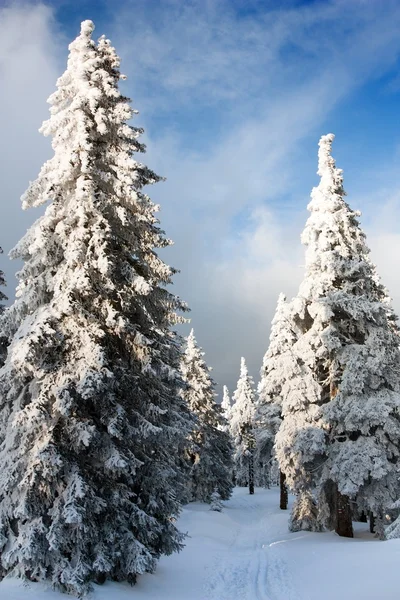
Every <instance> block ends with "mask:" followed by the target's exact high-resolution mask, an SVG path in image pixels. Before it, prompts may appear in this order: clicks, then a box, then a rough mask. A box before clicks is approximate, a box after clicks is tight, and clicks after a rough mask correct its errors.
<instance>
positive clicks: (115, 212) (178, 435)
mask: <svg viewBox="0 0 400 600" xmlns="http://www.w3.org/2000/svg"><path fill="white" fill-rule="evenodd" d="M93 28H94V27H93V24H92V22H90V21H85V22H83V23H82V27H81V33H80V35H79V36H78V38H77V39H76V40H75V41H74V42H72V44H71V45H70V47H69V49H70V55H69V59H68V65H67V70H66V71H65V73H64V74H63V75H62V76H61V77H60V78H59V80H58V82H57V91H56V92H55V93H54V94H53V95H52V96H51V97H50V99H49V102H50V104H51V117H50V119H49V120H48V121H46V122H45V123H44V124H43V126H42V130H41V131H42V132H43V133H44V134H45V135H51V136H52V145H53V150H54V156H53V158H51V159H50V160H49V161H48V162H47V163H45V165H44V166H43V167H42V170H41V172H40V174H39V176H38V178H37V179H36V181H34V182H33V183H32V184H31V185H30V187H29V189H28V191H27V192H26V193H25V195H24V197H23V205H24V207H26V208H28V207H33V206H39V205H42V204H44V203H46V202H48V201H50V204H49V205H48V207H47V209H46V211H45V214H44V216H43V217H42V218H40V219H39V220H38V221H37V222H36V223H35V224H34V225H33V227H32V228H31V229H30V231H28V233H27V234H26V235H25V237H24V238H23V239H22V240H21V242H20V243H19V244H18V246H17V247H16V249H15V250H14V252H13V256H14V257H16V258H21V259H23V261H24V266H23V268H22V270H21V272H20V273H19V288H18V297H17V300H16V302H15V303H14V305H13V306H12V307H11V308H10V310H8V311H6V313H5V316H4V326H5V327H6V330H7V331H8V332H9V333H10V334H11V335H13V337H12V340H11V345H10V351H9V353H8V357H7V361H6V364H5V366H4V367H3V369H2V370H1V372H0V398H1V399H2V405H1V411H0V422H1V429H0V434H1V438H2V440H3V444H2V446H1V449H0V550H1V569H2V573H3V575H6V574H12V575H14V576H21V577H26V578H28V579H31V580H35V581H36V580H44V579H47V580H50V582H52V584H53V585H54V586H56V587H58V588H60V589H62V590H64V591H67V592H70V593H72V594H76V595H80V594H82V593H84V592H86V591H87V590H88V589H89V588H90V582H91V581H93V580H96V581H100V582H101V581H104V580H105V579H113V580H122V581H131V582H134V581H135V579H136V576H137V574H140V573H143V572H145V571H153V570H154V568H155V565H156V560H157V558H158V557H159V556H160V555H161V554H169V553H171V552H173V551H176V550H179V549H180V548H181V547H182V540H183V535H182V534H181V533H179V532H178V531H177V529H176V527H175V525H174V521H175V518H176V516H177V515H178V513H179V510H180V505H179V502H178V500H179V497H180V495H181V494H183V487H184V485H185V481H184V479H183V476H182V473H181V472H180V471H179V468H178V466H177V465H178V461H179V455H180V454H181V453H182V452H183V449H184V447H185V444H186V440H185V436H186V435H187V434H188V431H189V428H190V415H189V413H188V411H187V408H186V406H185V403H184V402H183V400H182V398H181V394H180V392H179V389H180V388H181V387H182V386H183V382H182V380H181V377H180V373H179V367H180V360H181V351H180V340H179V339H178V338H177V336H176V334H174V333H173V332H172V330H171V326H172V325H174V324H175V323H176V322H177V321H178V320H179V318H178V317H177V316H176V311H179V310H181V309H184V308H185V307H184V305H183V304H182V302H181V301H180V300H179V298H177V297H175V296H173V295H172V294H171V293H170V292H169V291H168V290H167V289H166V286H167V285H168V284H169V283H170V282H171V277H172V275H173V273H174V270H173V269H171V268H170V267H169V266H167V265H166V264H165V263H163V262H162V260H161V259H160V258H159V256H158V255H157V253H156V249H157V248H164V247H166V246H168V245H169V243H170V242H169V240H168V239H166V238H165V236H164V233H163V231H162V230H161V229H160V228H159V226H158V221H157V219H156V217H155V212H156V211H157V207H156V206H155V205H153V204H152V202H151V200H150V199H149V197H148V196H147V195H146V194H145V193H144V192H143V187H144V186H145V185H146V184H150V183H154V182H156V181H158V180H159V177H157V176H156V175H155V174H154V173H153V172H152V171H150V170H149V169H148V168H147V167H146V166H144V165H143V164H141V163H140V162H137V161H136V160H135V158H134V156H135V154H136V153H141V152H143V151H144V146H143V145H142V144H141V143H140V142H139V141H138V138H139V136H140V134H141V133H142V130H141V129H138V128H136V127H131V126H129V125H128V124H127V121H128V120H129V119H130V118H131V117H132V115H133V114H134V112H135V111H133V110H132V109H131V107H130V105H129V100H128V99H127V98H125V97H124V96H123V95H121V93H120V91H119V89H118V82H119V79H120V78H121V75H120V71H119V58H118V56H117V55H116V53H115V50H114V48H113V47H112V46H111V45H110V42H109V41H108V40H106V39H105V38H104V37H103V38H101V39H100V41H99V43H98V45H96V44H95V42H93V41H92V39H91V34H92V31H93Z"/></svg>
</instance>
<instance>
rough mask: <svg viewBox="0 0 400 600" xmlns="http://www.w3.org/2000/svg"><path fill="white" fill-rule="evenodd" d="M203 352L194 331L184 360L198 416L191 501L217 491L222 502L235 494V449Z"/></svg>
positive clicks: (190, 400) (189, 396) (187, 394)
mask: <svg viewBox="0 0 400 600" xmlns="http://www.w3.org/2000/svg"><path fill="white" fill-rule="evenodd" d="M203 356H204V352H203V351H202V349H201V348H200V347H199V346H198V345H197V342H196V338H195V336H194V332H193V329H192V331H191V332H190V335H189V336H188V338H187V344H186V351H185V354H184V356H183V359H182V366H181V370H182V375H183V379H184V381H185V382H186V384H187V385H186V388H185V390H184V392H183V394H184V397H185V400H186V402H187V405H188V407H189V409H190V410H191V411H192V413H193V414H194V415H195V417H196V421H197V422H196V424H195V427H194V430H193V431H192V433H191V435H190V442H191V444H190V447H189V448H188V455H189V460H190V463H191V465H192V467H191V494H190V495H191V500H201V501H205V502H210V500H211V495H212V493H213V492H214V491H215V490H216V491H217V492H218V493H219V494H220V496H221V498H222V499H223V500H227V499H228V498H229V497H230V495H231V493H232V487H233V483H232V468H233V464H232V453H233V448H232V445H231V441H230V436H229V433H228V432H227V431H226V421H225V419H224V417H223V415H222V412H221V407H220V406H219V405H218V404H217V403H216V402H215V397H216V394H215V383H214V381H213V380H212V378H211V375H210V368H209V367H208V366H207V364H206V362H205V360H204V358H203Z"/></svg>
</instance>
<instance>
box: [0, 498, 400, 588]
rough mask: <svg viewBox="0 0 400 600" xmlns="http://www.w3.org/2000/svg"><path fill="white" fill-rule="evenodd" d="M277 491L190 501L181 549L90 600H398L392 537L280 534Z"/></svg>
mask: <svg viewBox="0 0 400 600" xmlns="http://www.w3.org/2000/svg"><path fill="white" fill-rule="evenodd" d="M277 506H278V491H277V490H276V489H273V490H261V489H256V493H255V495H254V496H249V495H248V493H247V490H245V489H238V488H237V489H235V491H234V495H233V497H232V499H231V500H230V501H229V502H226V503H225V509H224V511H223V512H222V513H217V512H212V511H210V510H209V507H208V506H207V505H204V504H199V503H195V504H191V505H189V506H188V507H187V508H186V509H185V510H184V511H183V514H182V516H181V518H180V523H179V524H180V528H181V529H182V530H184V531H187V532H188V533H189V536H190V537H189V538H188V540H187V544H186V548H185V549H184V550H183V551H182V552H181V553H180V554H176V555H173V556H170V557H166V558H163V559H161V561H160V563H159V566H158V569H157V572H156V573H155V574H154V575H145V576H143V577H141V578H140V579H139V582H138V584H137V585H136V586H134V587H130V586H127V585H118V584H106V585H104V586H101V587H97V586H96V588H95V591H94V593H93V594H92V598H93V600H339V599H340V600H398V598H399V593H400V592H399V590H400V574H399V573H400V572H399V565H400V540H393V541H390V542H379V541H377V540H375V539H374V538H373V537H372V536H371V534H370V533H369V532H368V531H367V525H365V524H362V523H360V524H357V526H356V532H357V533H356V537H355V538H354V539H353V540H348V539H342V538H339V537H338V536H336V535H335V534H333V533H319V534H317V533H305V532H300V533H288V531H287V517H288V513H287V512H284V511H280V510H279V509H278V508H277ZM61 599H62V600H65V599H66V596H65V595H63V594H59V593H56V592H53V591H51V590H45V589H44V588H43V587H42V586H41V585H38V584H32V585H30V586H24V585H23V584H21V582H19V581H15V580H5V581H3V582H2V583H0V600H61Z"/></svg>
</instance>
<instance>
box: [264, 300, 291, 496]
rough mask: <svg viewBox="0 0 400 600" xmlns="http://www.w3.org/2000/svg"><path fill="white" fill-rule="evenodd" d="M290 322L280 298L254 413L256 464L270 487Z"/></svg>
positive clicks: (287, 363)
mask: <svg viewBox="0 0 400 600" xmlns="http://www.w3.org/2000/svg"><path fill="white" fill-rule="evenodd" d="M291 325H292V324H291V322H290V320H289V314H288V305H287V303H286V298H285V296H284V295H283V294H280V295H279V298H278V303H277V307H276V312H275V316H274V318H273V320H272V324H271V335H270V343H269V347H268V350H267V352H266V353H265V356H264V360H263V364H262V367H261V372H260V383H259V385H258V390H257V391H258V398H257V403H256V411H255V438H256V462H257V472H258V476H259V479H260V485H266V486H269V480H270V471H271V464H272V461H273V460H274V443H275V436H276V434H277V432H278V429H279V427H280V424H281V421H282V414H281V412H282V411H281V404H282V397H281V394H282V384H283V377H284V376H285V374H286V373H287V372H288V367H290V366H291V354H290V348H291V346H292V345H293V343H294V341H295V334H294V331H293V329H292V328H291Z"/></svg>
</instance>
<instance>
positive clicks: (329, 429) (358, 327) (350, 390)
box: [278, 134, 400, 537]
mask: <svg viewBox="0 0 400 600" xmlns="http://www.w3.org/2000/svg"><path fill="white" fill-rule="evenodd" d="M333 139H334V136H333V135H332V134H329V135H326V136H323V137H322V138H321V140H320V144H319V165H318V174H319V175H320V177H321V181H320V184H319V186H318V187H316V188H314V189H313V192H312V195H311V198H312V199H311V202H310V204H309V206H308V209H309V210H310V212H311V215H310V217H309V219H308V221H307V224H306V228H305V230H304V233H303V236H302V241H303V243H304V244H305V245H306V246H307V251H306V274H305V278H304V281H303V283H302V284H301V286H300V290H299V294H298V296H297V298H296V300H295V302H294V317H293V318H294V321H295V323H296V324H297V325H298V326H299V328H300V330H301V331H302V335H301V336H299V339H298V341H297V342H296V343H295V344H294V346H293V351H294V354H295V355H296V363H297V368H298V377H297V383H296V382H295V385H294V386H293V385H292V390H291V393H289V392H288V393H286V395H285V394H283V414H284V421H283V427H285V425H287V424H288V423H289V419H288V418H287V417H286V413H288V414H289V413H290V412H291V411H292V413H293V405H294V402H293V396H294V391H293V388H296V387H298V386H299V385H300V383H301V382H303V388H302V389H301V393H300V394H298V410H297V413H296V415H295V416H292V419H291V434H292V442H291V446H292V454H296V455H297V459H296V460H297V463H298V464H300V465H301V468H302V471H303V472H304V473H307V475H308V478H309V480H310V481H313V483H314V484H315V481H316V480H317V481H318V485H319V486H320V490H321V496H320V503H321V506H322V507H323V509H324V512H325V516H324V518H325V521H326V522H327V523H328V525H334V526H335V527H336V531H337V532H338V533H339V534H340V535H344V536H349V537H351V536H352V535H353V532H352V524H351V510H350V500H353V501H355V502H356V503H357V505H358V509H359V510H364V511H372V513H373V514H374V515H376V516H377V517H378V529H380V530H381V529H382V524H381V518H380V517H381V516H382V512H383V510H384V508H385V507H386V506H388V505H389V504H390V503H391V502H392V501H393V500H394V499H395V496H396V492H397V490H398V485H399V484H398V478H397V471H398V463H399V452H400V451H399V448H400V422H399V419H398V414H399V408H400V396H399V384H400V356H399V348H398V335H397V331H396V324H395V317H394V315H393V311H392V309H391V307H390V303H389V302H388V298H387V292H386V290H385V289H384V288H383V286H382V285H381V283H380V281H379V278H378V276H377V274H376V269H375V267H374V265H373V264H372V263H371V261H370V258H369V249H368V247H367V245H366V241H365V234H364V233H363V232H362V230H361V228H360V225H359V221H358V216H359V213H357V212H354V211H352V210H351V209H350V207H349V206H348V204H347V203H346V202H345V199H344V198H345V192H344V189H343V176H342V171H341V170H340V169H337V168H336V165H335V161H334V159H333V158H332V156H331V146H332V142H333ZM288 433H289V430H288V429H287V430H286V431H284V430H283V429H282V430H281V431H280V432H279V434H278V436H280V442H281V444H282V445H284V443H285V437H287V435H288ZM296 460H295V461H294V462H296ZM306 487H307V486H306ZM319 519H320V521H321V519H322V517H321V513H320V517H319Z"/></svg>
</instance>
